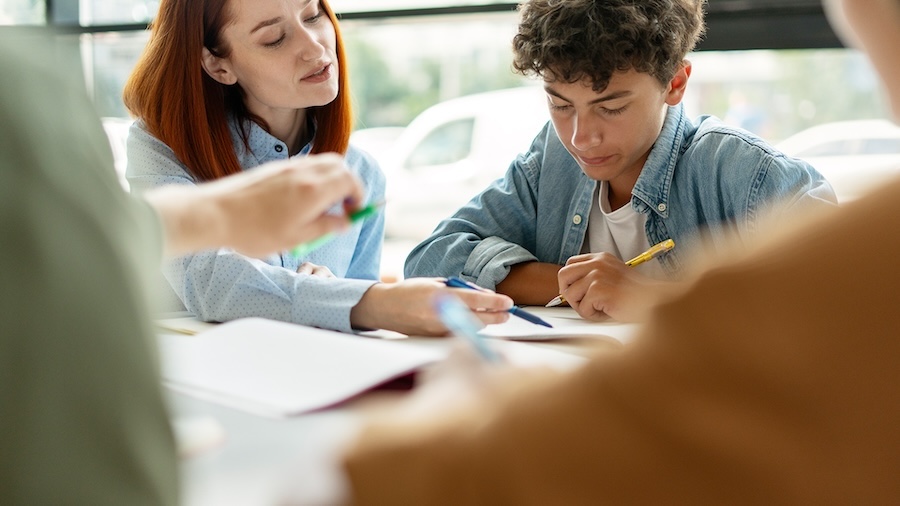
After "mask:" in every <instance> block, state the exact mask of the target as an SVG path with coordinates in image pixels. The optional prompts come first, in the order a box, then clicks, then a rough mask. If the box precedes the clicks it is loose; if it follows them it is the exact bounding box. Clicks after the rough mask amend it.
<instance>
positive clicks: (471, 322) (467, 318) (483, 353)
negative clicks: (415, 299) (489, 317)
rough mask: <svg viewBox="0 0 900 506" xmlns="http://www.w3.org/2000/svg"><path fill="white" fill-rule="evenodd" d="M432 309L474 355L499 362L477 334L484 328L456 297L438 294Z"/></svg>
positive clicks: (494, 353) (498, 358) (482, 338)
mask: <svg viewBox="0 0 900 506" xmlns="http://www.w3.org/2000/svg"><path fill="white" fill-rule="evenodd" d="M434 307H435V310H436V311H437V314H438V317H439V318H440V319H441V322H442V323H443V324H444V326H445V327H447V328H448V329H449V330H450V332H451V333H453V335H455V336H457V337H460V338H462V339H463V340H465V341H466V342H468V343H469V344H470V345H471V346H472V349H473V350H474V351H475V353H477V354H478V356H480V357H481V358H483V359H484V360H486V361H488V362H499V361H500V356H499V355H497V353H496V352H494V350H493V349H491V348H490V346H488V345H487V342H486V341H485V338H484V337H483V336H482V335H481V334H479V333H478V331H479V330H481V329H482V328H484V325H483V324H482V323H481V320H479V319H478V318H477V317H475V315H474V314H472V311H471V310H470V309H469V308H468V306H466V305H465V304H463V302H462V301H461V300H459V299H458V298H457V297H456V296H454V295H451V294H440V295H438V296H437V297H435V299H434Z"/></svg>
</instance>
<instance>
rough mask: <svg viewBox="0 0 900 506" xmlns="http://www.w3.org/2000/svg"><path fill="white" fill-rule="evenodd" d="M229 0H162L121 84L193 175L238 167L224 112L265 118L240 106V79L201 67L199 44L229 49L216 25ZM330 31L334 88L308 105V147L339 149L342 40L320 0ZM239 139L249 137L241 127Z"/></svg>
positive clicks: (342, 137)
mask: <svg viewBox="0 0 900 506" xmlns="http://www.w3.org/2000/svg"><path fill="white" fill-rule="evenodd" d="M227 3H228V0H162V1H161V2H160V5H159V12H158V13H157V15H156V18H155V19H154V21H153V23H152V24H151V27H150V29H151V34H150V41H149V42H148V43H147V47H146V48H145V49H144V52H143V54H142V55H141V57H140V59H139V60H138V62H137V65H135V67H134V70H133V71H132V72H131V76H130V77H129V78H128V82H127V83H126V84H125V90H124V92H123V97H122V98H123V100H124V102H125V107H127V108H128V110H129V111H130V112H131V114H132V115H133V116H134V117H136V118H138V119H140V120H143V122H144V123H145V124H146V126H147V129H148V130H149V131H150V133H151V134H153V135H154V136H156V138H158V139H159V140H161V141H162V142H164V143H165V144H166V145H167V146H169V148H171V149H172V151H174V152H175V156H177V157H178V159H179V160H180V161H181V162H182V163H183V164H184V165H186V166H187V168H188V170H189V171H190V172H191V174H192V175H193V176H194V178H195V179H197V180H198V181H209V180H212V179H218V178H220V177H224V176H227V175H229V174H235V173H238V172H241V171H242V170H243V169H242V168H241V166H240V163H238V159H237V155H235V153H234V145H233V143H232V139H231V133H230V130H229V128H228V114H229V113H232V114H234V115H235V116H236V117H237V118H238V120H239V121H240V123H241V124H243V121H244V120H248V119H249V120H253V121H256V122H257V123H260V124H261V125H262V126H263V127H264V128H267V125H266V124H265V122H263V121H262V120H261V119H260V118H257V117H255V116H254V115H252V114H251V113H250V112H249V111H248V110H247V108H246V107H245V106H244V102H243V96H242V93H243V92H242V90H241V89H240V86H239V85H234V86H226V85H223V84H221V83H219V82H218V81H216V80H214V79H213V78H211V77H209V75H207V73H206V72H205V71H204V70H203V67H202V64H201V55H202V50H203V48H204V47H206V48H208V49H209V50H210V51H211V52H212V53H213V54H216V55H218V56H227V55H228V52H229V49H228V48H226V47H224V46H223V44H222V43H221V33H222V29H223V28H224V27H225V25H226V24H228V22H229V21H230V19H229V18H230V12H229V10H228V9H227V8H226V7H227V5H226V4H227ZM319 3H320V5H321V7H322V9H323V11H324V12H325V13H326V14H327V15H328V17H329V18H330V19H331V22H332V24H333V25H334V31H335V36H336V39H335V40H336V44H335V51H336V53H337V61H338V68H339V72H338V76H339V77H338V94H337V97H336V98H335V99H334V100H333V101H332V102H331V103H329V104H326V105H324V106H321V107H312V108H310V109H308V110H307V114H309V115H310V116H311V117H312V119H313V120H314V121H315V124H316V136H315V139H314V140H313V148H312V152H313V153H325V152H336V153H345V152H346V151H347V146H348V144H349V142H350V132H351V130H352V129H353V113H352V109H351V105H350V96H349V90H350V88H349V79H348V77H347V66H346V65H345V62H346V61H347V60H346V57H345V52H344V42H343V39H342V37H341V32H340V27H339V26H338V21H337V17H336V16H335V15H334V11H333V10H332V9H331V7H330V6H329V5H328V2H327V1H326V0H319ZM244 143H245V144H246V143H247V138H246V132H245V137H244Z"/></svg>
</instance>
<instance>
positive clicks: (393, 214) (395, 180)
mask: <svg viewBox="0 0 900 506" xmlns="http://www.w3.org/2000/svg"><path fill="white" fill-rule="evenodd" d="M548 120H549V112H548V109H547V105H546V98H545V94H544V91H543V88H542V87H540V86H536V85H529V86H523V87H518V88H509V89H504V90H497V91H489V92H484V93H478V94H474V95H466V96H463V97H459V98H454V99H450V100H446V101H444V102H440V103H438V104H435V105H433V106H431V107H429V108H428V109H426V110H425V111H423V112H422V113H420V114H419V115H418V116H416V117H415V118H414V119H413V120H412V121H411V122H410V123H409V125H408V126H406V127H405V128H404V129H403V131H402V132H401V133H400V134H399V135H398V136H397V138H396V140H395V141H394V142H393V144H391V145H390V146H389V147H387V148H386V149H385V150H384V151H382V152H381V153H380V154H378V153H373V155H374V156H375V157H376V158H377V159H378V161H379V163H380V165H381V168H382V170H383V171H384V173H385V176H386V177H387V190H386V194H387V202H386V204H385V235H386V236H387V237H388V238H398V239H407V240H414V241H419V240H421V239H424V238H425V237H427V236H428V235H429V234H430V233H431V232H432V231H433V230H434V228H435V226H437V224H438V223H439V222H440V221H441V220H442V219H444V218H447V217H449V216H450V215H452V214H453V213H454V212H455V211H456V210H457V209H459V208H460V207H461V206H462V205H464V204H465V203H466V202H468V201H469V200H470V199H471V198H472V197H474V196H475V195H477V194H478V193H480V192H481V191H482V190H483V189H485V188H486V187H487V186H488V185H489V184H490V183H491V182H492V181H494V180H496V179H498V178H500V177H502V176H503V174H504V173H505V172H506V170H507V168H508V167H509V165H510V163H511V162H512V161H513V160H514V159H515V158H516V156H517V155H518V154H519V153H523V152H525V151H527V150H528V147H529V146H530V145H531V141H532V140H533V139H534V137H535V136H536V135H537V133H538V132H539V131H540V129H541V128H542V127H543V126H544V125H545V124H546V123H547V121H548ZM361 147H363V149H365V147H364V146H361Z"/></svg>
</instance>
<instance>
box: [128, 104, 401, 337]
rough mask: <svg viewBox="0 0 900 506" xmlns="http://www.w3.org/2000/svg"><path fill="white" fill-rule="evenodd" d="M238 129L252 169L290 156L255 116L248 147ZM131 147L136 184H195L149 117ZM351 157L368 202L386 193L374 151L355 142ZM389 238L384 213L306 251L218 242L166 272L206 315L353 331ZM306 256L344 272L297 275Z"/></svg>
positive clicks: (245, 163)
mask: <svg viewBox="0 0 900 506" xmlns="http://www.w3.org/2000/svg"><path fill="white" fill-rule="evenodd" d="M231 133H232V140H233V142H234V149H235V153H236V154H237V157H238V160H239V161H240V164H241V166H242V167H243V168H244V169H245V170H248V169H252V168H253V167H256V166H258V165H261V164H263V163H266V162H271V161H275V160H286V159H288V149H287V146H286V145H285V144H284V143H283V142H281V141H280V140H278V139H276V138H275V137H273V136H272V135H270V134H269V133H268V132H266V131H265V130H263V129H262V128H261V127H260V126H259V125H257V124H256V123H252V122H251V123H250V128H249V133H250V136H249V146H250V149H249V150H247V149H246V147H245V146H244V143H243V140H242V139H241V136H240V133H239V129H238V128H237V123H236V122H234V121H233V122H232V124H231ZM127 146H128V167H127V170H126V176H127V178H128V182H129V184H130V185H131V189H132V191H134V192H141V191H144V190H146V189H148V188H153V187H156V186H162V185H165V184H172V183H174V184H196V182H195V180H194V178H193V177H192V176H191V175H190V173H189V172H188V170H187V168H186V167H185V165H184V164H182V163H181V162H180V161H179V160H178V159H177V158H176V156H175V153H174V152H173V151H172V150H171V149H170V148H169V147H168V146H167V145H165V144H164V143H162V142H161V141H160V140H159V139H157V138H156V137H154V136H153V135H152V134H150V133H149V132H148V131H147V130H146V127H145V126H144V124H143V123H142V122H140V121H137V122H135V124H134V125H133V126H132V127H131V131H130V132H129V136H128V141H127ZM311 148H312V145H311V144H308V145H306V146H305V147H304V148H303V149H302V150H301V151H300V153H299V154H297V155H295V157H300V156H306V155H307V154H309V152H310V149H311ZM345 159H346V163H347V166H348V167H349V168H350V170H351V171H353V172H354V173H356V174H357V175H358V176H359V178H360V179H361V180H362V181H363V183H364V185H365V187H366V195H365V198H366V202H373V201H378V200H383V199H384V189H385V178H384V175H383V174H382V172H381V170H380V169H379V167H378V163H377V162H376V161H375V160H374V158H372V157H371V156H370V155H369V154H367V153H365V152H364V151H362V150H359V149H356V148H354V147H352V146H351V148H350V149H349V150H348V152H347V155H346V157H345ZM383 237H384V215H383V214H379V215H377V216H373V217H371V218H368V219H366V220H363V221H362V222H361V223H358V224H356V225H354V226H353V227H351V228H350V229H349V230H348V231H347V232H345V233H343V234H341V235H340V236H338V237H336V238H335V239H334V240H332V241H331V242H329V243H328V244H326V245H324V246H322V247H320V248H319V249H316V250H315V251H313V252H311V253H309V254H308V255H306V256H304V257H302V258H295V257H294V256H293V255H292V254H291V253H290V252H282V253H281V254H276V255H272V256H270V257H268V258H266V259H264V260H259V259H254V258H249V257H246V256H244V255H241V254H238V253H236V252H235V251H233V250H230V249H218V250H210V251H203V252H200V253H196V254H192V255H186V256H182V257H179V258H176V259H174V260H170V261H168V262H166V264H165V265H164V267H163V274H164V276H165V278H166V279H167V280H168V284H169V285H170V286H171V287H172V289H173V290H174V292H175V294H176V295H177V296H178V299H180V301H181V303H182V304H184V307H185V309H187V310H188V311H190V312H191V313H193V314H194V315H196V316H197V317H198V318H199V319H201V320H204V321H219V322H223V321H229V320H234V319H237V318H243V317H251V316H257V317H264V318H270V319H274V320H281V321H287V322H293V323H300V324H303V325H311V326H315V327H322V328H327V329H333V330H338V331H342V332H349V331H351V330H352V329H351V326H350V310H351V309H352V308H353V306H355V305H356V303H357V302H359V299H360V298H361V297H362V296H363V294H364V293H365V291H366V290H368V289H369V287H370V286H371V285H372V284H374V283H375V282H376V280H377V279H378V273H379V266H380V264H381V246H382V241H383ZM306 261H308V262H312V263H315V264H318V265H324V266H326V267H328V268H329V269H330V270H331V272H333V273H334V275H335V276H337V277H338V278H339V279H333V278H332V279H325V278H321V277H316V276H310V275H305V274H298V273H297V268H298V267H299V265H300V264H301V263H303V262H306Z"/></svg>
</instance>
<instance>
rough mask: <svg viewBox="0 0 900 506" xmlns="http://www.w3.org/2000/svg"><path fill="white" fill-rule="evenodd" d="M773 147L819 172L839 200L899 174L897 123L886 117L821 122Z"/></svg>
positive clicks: (899, 145) (899, 150) (873, 186)
mask: <svg viewBox="0 0 900 506" xmlns="http://www.w3.org/2000/svg"><path fill="white" fill-rule="evenodd" d="M776 147H777V148H778V149H779V150H781V151H782V152H784V153H785V154H787V155H788V156H791V157H794V158H800V159H802V160H805V161H806V162H809V164H810V165H812V166H813V167H815V168H816V169H817V170H818V171H819V172H821V173H822V175H823V176H825V178H826V179H827V180H828V181H829V182H830V183H831V186H832V187H833V188H834V191H835V193H836V194H837V197H838V202H841V203H843V202H849V201H851V200H854V199H857V198H859V197H860V196H862V195H863V194H865V193H867V192H868V191H869V190H871V189H873V188H875V187H877V186H879V185H881V184H883V183H884V182H886V181H887V180H889V179H891V178H893V177H897V176H900V127H898V126H897V125H895V124H893V123H891V122H890V121H888V120H882V119H872V120H855V121H837V122H833V123H825V124H822V125H818V126H814V127H811V128H808V129H806V130H803V131H801V132H798V133H796V134H794V135H792V136H791V137H788V138H787V139H785V140H784V141H782V142H780V143H778V144H777V145H776Z"/></svg>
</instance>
